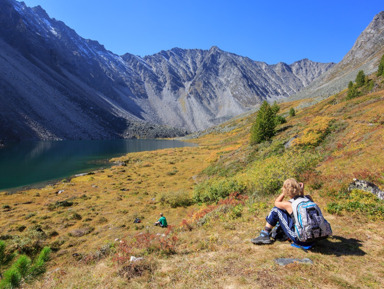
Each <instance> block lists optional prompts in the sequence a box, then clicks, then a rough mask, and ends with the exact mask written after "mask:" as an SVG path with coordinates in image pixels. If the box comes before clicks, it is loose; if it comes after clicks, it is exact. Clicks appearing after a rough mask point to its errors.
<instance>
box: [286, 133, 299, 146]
mask: <svg viewBox="0 0 384 289" xmlns="http://www.w3.org/2000/svg"><path fill="white" fill-rule="evenodd" d="M297 137H298V136H297V135H295V136H294V137H292V138H291V139H290V140H289V141H287V142H286V143H285V144H284V148H286V149H287V148H290V147H291V145H292V142H293V141H294V140H295V139H297Z"/></svg>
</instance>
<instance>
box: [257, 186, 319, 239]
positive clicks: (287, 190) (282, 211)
mask: <svg viewBox="0 0 384 289" xmlns="http://www.w3.org/2000/svg"><path fill="white" fill-rule="evenodd" d="M301 196H304V185H303V183H298V182H297V181H296V180H295V179H288V180H286V181H285V182H284V184H283V187H282V193H281V194H280V196H278V197H277V198H276V200H275V207H274V208H273V209H272V210H271V212H270V213H269V215H268V216H267V218H266V220H267V223H266V224H265V228H264V230H262V231H261V233H260V236H259V237H257V238H254V239H251V242H252V243H254V244H257V245H261V244H271V243H273V241H274V240H272V239H271V231H272V229H273V227H275V226H276V224H277V223H278V222H279V224H280V226H281V229H282V230H283V231H284V233H285V235H286V236H287V237H288V238H289V239H291V240H292V241H293V242H294V243H295V244H297V245H299V246H308V245H311V244H310V243H304V242H300V241H299V239H298V238H297V234H296V232H295V228H294V225H295V218H294V217H293V214H292V203H291V202H289V201H284V198H285V197H288V199H294V198H295V197H296V198H297V197H301ZM306 197H307V198H309V199H311V197H310V196H306ZM311 200H312V199H311Z"/></svg>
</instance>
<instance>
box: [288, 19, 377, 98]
mask: <svg viewBox="0 0 384 289" xmlns="http://www.w3.org/2000/svg"><path fill="white" fill-rule="evenodd" d="M383 54H384V12H380V13H379V14H377V15H376V16H375V17H374V18H373V20H372V22H371V23H370V24H369V25H368V27H367V28H366V29H365V30H364V31H363V32H362V33H361V34H360V36H359V37H358V38H357V40H356V42H355V44H354V45H353V47H352V48H351V50H350V51H349V52H348V53H347V54H346V55H345V56H344V58H343V59H342V61H341V62H339V63H338V64H336V65H335V66H333V67H332V68H331V69H329V70H328V71H327V72H326V73H324V74H322V75H321V76H320V77H318V78H317V79H316V80H315V81H313V82H312V83H311V84H310V85H309V86H308V87H307V88H305V89H303V90H302V91H301V92H299V93H298V94H297V95H294V96H293V98H307V97H316V96H323V97H327V96H330V95H332V94H335V93H337V92H339V91H341V90H343V89H345V88H346V87H347V86H348V82H349V81H354V80H355V78H356V75H357V73H358V72H359V70H363V71H364V72H365V74H370V73H373V72H375V71H376V70H377V67H378V64H379V62H380V58H381V57H382V55H383Z"/></svg>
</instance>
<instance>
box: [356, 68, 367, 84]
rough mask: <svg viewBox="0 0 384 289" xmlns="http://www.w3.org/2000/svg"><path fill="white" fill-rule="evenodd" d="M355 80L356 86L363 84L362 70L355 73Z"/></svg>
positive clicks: (363, 75)
mask: <svg viewBox="0 0 384 289" xmlns="http://www.w3.org/2000/svg"><path fill="white" fill-rule="evenodd" d="M355 82H356V87H357V88H359V87H362V86H363V85H364V84H365V74H364V71H363V70H360V71H359V72H358V73H357V76H356V80H355Z"/></svg>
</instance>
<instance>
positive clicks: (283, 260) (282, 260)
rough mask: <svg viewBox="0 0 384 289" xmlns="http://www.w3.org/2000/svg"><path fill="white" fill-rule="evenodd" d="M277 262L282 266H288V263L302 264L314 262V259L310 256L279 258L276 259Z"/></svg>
mask: <svg viewBox="0 0 384 289" xmlns="http://www.w3.org/2000/svg"><path fill="white" fill-rule="evenodd" d="M275 262H276V263H277V264H279V265H280V266H286V265H288V264H292V263H302V264H310V265H312V264H313V261H312V260H311V259H309V258H304V259H295V258H278V259H275Z"/></svg>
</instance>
